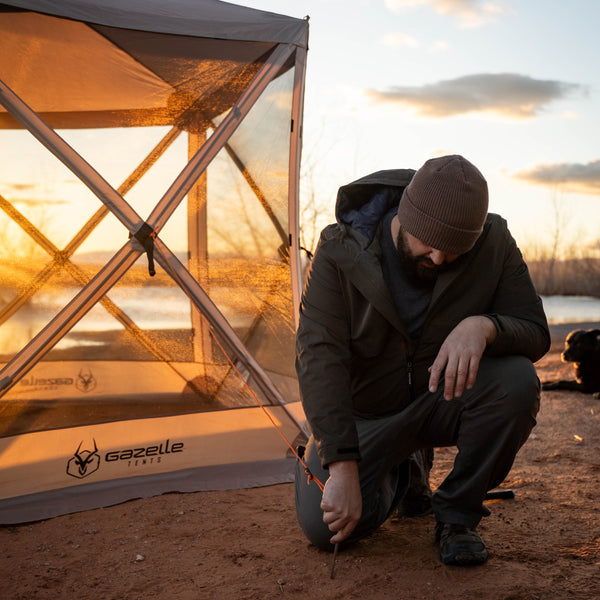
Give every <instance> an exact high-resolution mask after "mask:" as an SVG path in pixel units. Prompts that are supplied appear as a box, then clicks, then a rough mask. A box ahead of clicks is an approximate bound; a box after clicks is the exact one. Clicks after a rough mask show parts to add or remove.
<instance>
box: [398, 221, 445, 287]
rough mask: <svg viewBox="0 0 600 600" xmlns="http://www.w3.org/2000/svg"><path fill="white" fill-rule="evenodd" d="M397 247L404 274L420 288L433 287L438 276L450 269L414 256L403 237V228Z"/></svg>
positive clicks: (422, 257) (427, 259) (400, 231)
mask: <svg viewBox="0 0 600 600" xmlns="http://www.w3.org/2000/svg"><path fill="white" fill-rule="evenodd" d="M396 246H397V249H398V258H399V260H400V265H401V267H402V269H403V272H404V274H405V275H406V277H407V279H409V280H410V281H411V282H412V283H413V284H414V285H416V286H418V287H433V285H434V284H435V282H436V280H437V278H438V275H439V274H440V273H441V272H443V271H445V270H446V269H447V267H448V265H447V264H446V263H443V264H442V265H436V264H435V263H434V262H433V261H432V260H431V259H430V258H427V257H426V256H413V255H412V254H411V252H410V249H409V248H408V245H407V243H406V241H405V240H404V236H403V235H402V227H400V229H399V230H398V236H397V238H396Z"/></svg>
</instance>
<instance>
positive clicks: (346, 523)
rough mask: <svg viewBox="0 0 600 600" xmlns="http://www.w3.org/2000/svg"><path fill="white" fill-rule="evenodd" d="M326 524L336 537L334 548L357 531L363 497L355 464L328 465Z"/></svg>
mask: <svg viewBox="0 0 600 600" xmlns="http://www.w3.org/2000/svg"><path fill="white" fill-rule="evenodd" d="M321 510H322V511H323V522H324V523H325V524H326V525H328V526H329V529H330V530H331V531H334V532H335V535H334V536H333V537H332V538H331V540H330V541H331V543H332V544H337V543H338V542H342V541H343V540H345V539H346V538H347V537H348V536H349V535H350V534H351V533H352V531H353V530H354V528H355V527H356V524H357V523H358V521H359V519H360V515H361V514H362V494H361V491H360V479H359V477H358V464H357V462H356V461H355V460H343V461H338V462H334V463H331V464H330V465H329V479H328V480H327V482H326V483H325V489H324V490H323V499H322V500H321Z"/></svg>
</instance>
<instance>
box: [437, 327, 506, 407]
mask: <svg viewBox="0 0 600 600" xmlns="http://www.w3.org/2000/svg"><path fill="white" fill-rule="evenodd" d="M496 333H497V332H496V326H495V325H494V323H493V321H492V320H491V319H489V318H488V317H484V316H473V317H467V318H466V319H464V320H462V321H461V322H460V323H459V324H458V325H457V326H456V327H455V328H454V329H453V330H452V331H451V332H450V333H449V334H448V337H447V338H446V339H445V340H444V343H443V344H442V346H441V348H440V351H439V352H438V355H437V356H436V359H435V361H434V362H433V365H431V367H429V373H430V377H429V391H430V392H432V393H433V392H435V391H436V390H437V389H438V385H439V383H440V379H441V377H442V373H444V398H445V399H446V400H452V398H460V396H462V393H463V391H464V389H465V387H466V389H468V390H470V389H471V388H472V387H473V386H474V385H475V379H476V378H477V371H478V369H479V362H480V361H481V357H482V355H483V352H484V351H485V348H486V346H487V345H488V344H490V343H492V342H493V341H494V339H496Z"/></svg>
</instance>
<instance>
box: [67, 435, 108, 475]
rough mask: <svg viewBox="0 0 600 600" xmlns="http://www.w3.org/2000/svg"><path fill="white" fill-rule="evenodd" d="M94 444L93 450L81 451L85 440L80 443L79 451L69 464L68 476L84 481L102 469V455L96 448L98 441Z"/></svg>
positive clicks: (76, 451)
mask: <svg viewBox="0 0 600 600" xmlns="http://www.w3.org/2000/svg"><path fill="white" fill-rule="evenodd" d="M93 442H94V449H93V450H86V449H83V450H82V449H81V446H82V445H83V440H82V441H81V442H79V446H78V447H77V450H75V454H74V455H73V457H72V458H70V459H69V462H68V463H67V475H70V476H71V477H76V478H77V479H83V478H84V477H87V476H88V475H91V474H92V473H95V472H96V471H97V470H98V468H99V467H100V455H99V454H98V446H96V440H93Z"/></svg>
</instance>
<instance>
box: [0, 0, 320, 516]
mask: <svg viewBox="0 0 600 600" xmlns="http://www.w3.org/2000/svg"><path fill="white" fill-rule="evenodd" d="M307 39H308V23H307V21H305V20H298V19H292V18H289V17H285V16H282V15H275V14H273V13H267V12H263V11H255V10H252V9H247V8H244V7H239V6H235V5H232V4H228V3H224V2H217V1H213V0H210V1H207V0H197V1H194V2H191V1H187V0H186V1H181V0H178V1H173V2H168V3H162V2H155V1H149V2H146V1H145V2H136V1H131V2H121V1H119V2H91V1H89V0H82V1H78V2H61V3H53V2H20V1H10V2H4V3H2V4H0V137H2V138H3V140H6V141H5V142H3V147H5V148H6V147H8V146H10V147H11V149H12V152H11V154H10V155H6V156H4V157H3V161H2V164H0V209H1V210H2V212H0V233H1V234H2V235H3V239H4V242H5V243H4V246H3V249H0V259H1V260H0V483H1V485H0V490H1V491H0V523H11V522H20V521H25V520H33V519H38V518H47V517H49V516H53V515H55V514H63V513H65V512H72V511H75V510H83V509H87V508H93V507H96V506H104V505H107V504H110V503H114V502H120V501H123V500H126V499H129V498H133V497H142V496H147V495H152V494H155V493H163V492H165V491H190V490H205V489H223V488H224V487H245V486H255V485H268V484H271V483H275V482H280V481H289V480H291V477H292V467H293V464H292V463H293V460H292V459H291V456H292V455H291V453H290V450H289V448H288V446H287V444H288V443H289V442H290V441H291V442H292V445H293V443H294V440H297V439H302V438H304V437H305V436H306V435H307V433H308V431H307V426H306V421H305V418H304V415H303V413H302V409H301V407H300V403H299V399H298V390H297V383H296V381H295V375H294V372H293V334H294V330H295V324H296V319H297V306H298V301H299V294H300V271H301V270H300V266H299V264H300V261H299V247H298V187H299V184H298V180H299V167H300V148H301V137H300V133H301V130H302V127H301V123H302V109H303V93H304V74H305V69H306V52H307ZM119 178H120V179H119ZM119 180H120V181H121V182H122V183H121V184H120V185H117V184H116V183H115V182H116V181H119ZM46 222H50V224H51V225H52V226H53V227H52V226H46ZM155 273H156V274H155ZM278 430H279V431H278ZM284 438H285V439H287V442H286V441H285V439H284Z"/></svg>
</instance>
